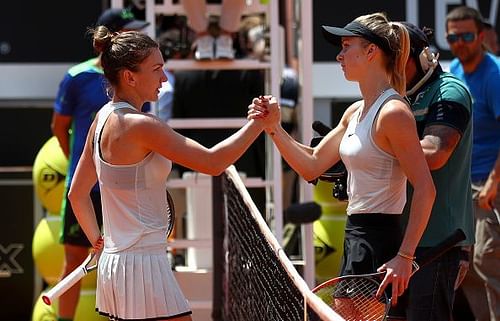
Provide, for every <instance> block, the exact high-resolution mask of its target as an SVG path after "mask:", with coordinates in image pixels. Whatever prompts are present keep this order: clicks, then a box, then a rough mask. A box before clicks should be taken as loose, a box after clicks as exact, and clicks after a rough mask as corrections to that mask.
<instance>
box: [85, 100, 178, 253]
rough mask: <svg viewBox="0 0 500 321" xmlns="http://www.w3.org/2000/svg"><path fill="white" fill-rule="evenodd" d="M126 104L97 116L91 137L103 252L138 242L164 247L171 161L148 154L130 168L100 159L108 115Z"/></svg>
mask: <svg viewBox="0 0 500 321" xmlns="http://www.w3.org/2000/svg"><path fill="white" fill-rule="evenodd" d="M122 108H133V107H132V106H131V105H129V104H128V103H124V102H119V103H112V102H110V103H108V104H106V105H104V107H103V108H102V109H101V110H100V111H99V113H98V115H97V118H98V119H97V127H96V130H95V136H94V163H95V167H96V172H97V177H98V180H99V187H100V190H101V199H102V213H103V229H104V251H105V252H108V253H113V252H118V251H122V250H124V249H127V248H129V247H131V246H133V245H134V244H136V243H137V242H138V241H139V240H141V243H140V245H141V246H157V245H158V246H159V245H161V244H164V245H166V230H167V226H168V223H169V222H168V220H169V216H168V215H167V212H168V205H167V204H168V203H167V196H166V182H167V177H168V175H169V173H170V170H171V169H172V162H171V161H170V160H168V159H166V158H165V157H163V156H162V155H160V154H157V153H154V152H151V153H150V154H148V155H147V156H146V157H145V158H144V159H143V160H141V161H140V162H138V163H135V164H130V165H113V164H110V163H108V162H106V161H105V160H103V158H102V157H101V155H102V154H101V149H100V138H101V132H102V129H103V127H104V124H105V123H106V120H107V119H108V117H109V115H110V114H111V113H112V112H113V111H115V110H117V109H122Z"/></svg>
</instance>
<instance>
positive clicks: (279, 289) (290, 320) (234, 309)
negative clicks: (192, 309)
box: [214, 166, 344, 321]
mask: <svg viewBox="0 0 500 321" xmlns="http://www.w3.org/2000/svg"><path fill="white" fill-rule="evenodd" d="M220 181H221V189H222V195H223V197H222V200H221V201H222V208H223V209H222V214H221V216H222V222H221V224H220V225H219V226H220V229H219V231H220V233H222V235H223V237H222V244H221V247H222V251H221V253H220V260H219V262H221V263H220V264H217V266H215V265H214V268H215V271H214V272H215V273H216V274H217V276H216V277H215V281H214V286H215V287H217V286H219V288H220V292H221V293H220V298H221V300H220V301H221V302H220V305H221V308H220V309H221V311H218V312H216V313H215V314H214V319H215V320H224V321H247V320H248V321H250V320H252V321H254V320H260V321H267V320H269V321H274V320H283V321H300V320H334V321H342V320H344V319H342V318H341V317H340V316H338V315H337V314H336V313H335V312H333V310H331V309H330V308H329V307H328V306H327V305H326V304H325V303H324V302H323V301H321V300H320V299H319V298H318V297H316V296H315V295H314V294H313V293H312V292H311V291H310V289H309V287H308V286H307V284H306V283H305V281H304V280H303V279H302V277H301V276H300V275H299V274H298V272H297V271H296V270H295V267H294V266H293V265H292V263H291V262H290V260H289V259H288V258H287V257H286V255H285V253H284V251H283V249H282V248H281V247H280V245H279V244H278V242H277V240H276V238H275V237H274V235H273V234H272V232H271V231H270V230H269V228H268V226H267V224H266V223H265V221H264V219H263V218H262V216H261V214H260V213H259V211H258V210H257V207H256V206H255V204H254V203H253V201H252V199H251V198H250V195H249V194H248V191H247V190H246V188H245V186H244V184H243V182H242V181H241V179H240V177H239V176H238V173H237V172H236V170H235V168H234V167H233V166H231V167H229V168H228V169H227V170H226V172H225V173H224V174H223V175H222V176H221V179H220ZM214 195H215V193H214ZM215 237H216V236H214V238H215ZM214 246H216V244H214ZM214 249H215V248H214ZM214 260H217V257H214ZM215 262H216V261H214V263H215ZM215 282H216V283H219V285H217V284H215ZM214 295H218V294H217V291H216V292H214ZM214 308H215V306H214Z"/></svg>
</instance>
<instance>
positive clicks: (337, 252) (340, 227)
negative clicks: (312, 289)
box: [313, 215, 347, 282]
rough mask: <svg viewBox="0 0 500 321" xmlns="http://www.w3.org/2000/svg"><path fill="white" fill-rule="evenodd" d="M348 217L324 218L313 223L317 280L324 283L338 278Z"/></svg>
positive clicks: (333, 216) (334, 216)
mask: <svg viewBox="0 0 500 321" xmlns="http://www.w3.org/2000/svg"><path fill="white" fill-rule="evenodd" d="M346 219H347V218H346V216H340V215H332V216H326V217H325V216H322V218H321V219H319V220H317V221H315V222H314V223H313V244H314V256H315V262H316V271H315V272H316V280H317V281H318V282H324V281H326V280H329V279H331V278H334V277H336V276H338V274H339V272H340V266H341V263H342V255H343V253H344V229H345V222H346Z"/></svg>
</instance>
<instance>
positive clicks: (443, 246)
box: [313, 229, 465, 321]
mask: <svg viewBox="0 0 500 321" xmlns="http://www.w3.org/2000/svg"><path fill="white" fill-rule="evenodd" d="M464 239H465V234H464V232H463V231H462V230H460V229H458V230H456V231H455V232H454V233H453V234H452V235H450V236H449V237H448V238H446V239H445V240H444V241H442V242H441V243H439V244H438V245H436V246H435V247H433V248H431V249H429V250H428V251H427V252H425V253H424V254H423V255H422V256H420V257H418V258H416V259H415V262H414V269H413V272H412V275H413V274H414V273H415V272H417V271H418V269H419V267H421V266H425V265H426V264H428V263H430V262H432V261H433V260H435V259H436V258H438V257H439V256H441V255H442V254H444V253H445V252H446V251H448V250H449V249H451V248H452V247H453V246H455V245H456V244H457V243H458V242H460V241H462V240H464ZM385 273H386V272H377V273H371V274H363V275H346V276H341V277H338V278H334V279H331V280H328V281H326V282H324V283H322V284H320V285H318V286H317V287H316V288H314V289H313V293H314V294H316V295H317V296H318V297H319V298H320V299H321V300H323V301H324V302H325V303H326V304H328V305H329V306H330V307H331V308H332V309H333V310H334V311H335V312H337V313H338V314H339V315H340V316H342V317H343V318H344V319H345V320H346V321H368V320H369V321H383V320H385V319H386V317H387V312H389V308H390V307H391V299H390V298H389V297H388V296H387V294H386V293H383V294H382V295H381V296H380V297H378V298H377V297H376V296H375V294H376V293H377V290H378V288H379V286H380V283H381V282H382V279H383V277H384V275H385Z"/></svg>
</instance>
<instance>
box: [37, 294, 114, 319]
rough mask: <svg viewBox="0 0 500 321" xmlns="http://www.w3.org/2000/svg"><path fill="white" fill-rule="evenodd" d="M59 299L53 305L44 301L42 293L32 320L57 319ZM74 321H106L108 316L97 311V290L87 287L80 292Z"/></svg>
mask: <svg viewBox="0 0 500 321" xmlns="http://www.w3.org/2000/svg"><path fill="white" fill-rule="evenodd" d="M47 290H48V289H47ZM58 306H59V300H58V299H56V300H54V302H52V305H50V306H49V305H46V304H45V303H43V300H42V297H41V295H40V296H39V297H38V299H37V300H36V302H35V305H34V307H33V313H32V316H31V321H56V320H57V311H58ZM73 320H74V321H105V320H108V319H107V318H105V317H103V316H101V315H99V313H98V312H96V311H95V290H94V289H85V290H82V291H81V292H80V300H79V301H78V306H77V307H76V312H75V318H74V319H73Z"/></svg>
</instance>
